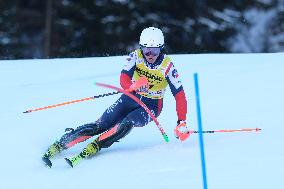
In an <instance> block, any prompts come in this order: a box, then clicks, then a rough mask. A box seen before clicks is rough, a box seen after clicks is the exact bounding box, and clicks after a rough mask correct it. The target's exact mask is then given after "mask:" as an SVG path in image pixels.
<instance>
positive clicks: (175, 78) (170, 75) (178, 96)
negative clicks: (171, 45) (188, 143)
mask: <svg viewBox="0 0 284 189" xmlns="http://www.w3.org/2000/svg"><path fill="white" fill-rule="evenodd" d="M166 79H167V81H168V83H169V86H170V89H171V92H172V94H173V95H174V97H175V100H176V112H177V117H178V121H177V126H176V128H175V129H174V134H175V136H176V138H177V139H179V140H181V141H185V140H186V139H187V138H188V137H189V135H190V132H189V129H188V128H187V125H186V113H187V101H186V96H185V93H184V90H183V87H182V84H181V81H180V77H179V74H178V72H177V70H176V69H175V68H174V65H173V64H172V63H171V64H170V66H169V67H168V69H167V71H166Z"/></svg>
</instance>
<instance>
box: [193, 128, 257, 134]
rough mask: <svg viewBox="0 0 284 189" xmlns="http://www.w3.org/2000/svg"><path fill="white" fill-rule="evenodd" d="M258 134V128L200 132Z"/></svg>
mask: <svg viewBox="0 0 284 189" xmlns="http://www.w3.org/2000/svg"><path fill="white" fill-rule="evenodd" d="M254 131H255V132H259V131H261V129H260V128H244V129H222V130H210V131H202V133H235V132H254ZM189 132H190V134H195V133H200V131H189Z"/></svg>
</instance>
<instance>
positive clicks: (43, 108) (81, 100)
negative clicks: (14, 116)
mask: <svg viewBox="0 0 284 189" xmlns="http://www.w3.org/2000/svg"><path fill="white" fill-rule="evenodd" d="M118 93H120V92H117V91H116V92H112V93H105V94H100V95H97V96H91V97H87V98H81V99H77V100H71V101H67V102H62V103H59V104H54V105H49V106H44V107H40V108H35V109H30V110H26V111H24V112H23V113H31V112H36V111H40V110H46V109H50V108H56V107H59V106H65V105H68V104H74V103H78V102H83V101H87V100H93V99H95V98H102V97H105V96H110V95H115V94H118Z"/></svg>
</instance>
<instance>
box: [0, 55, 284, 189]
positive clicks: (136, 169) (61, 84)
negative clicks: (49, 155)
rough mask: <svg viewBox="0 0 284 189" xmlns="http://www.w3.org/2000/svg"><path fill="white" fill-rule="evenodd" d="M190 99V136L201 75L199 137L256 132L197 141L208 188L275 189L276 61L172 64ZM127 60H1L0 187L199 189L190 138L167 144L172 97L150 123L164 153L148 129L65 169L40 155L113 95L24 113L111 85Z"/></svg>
mask: <svg viewBox="0 0 284 189" xmlns="http://www.w3.org/2000/svg"><path fill="white" fill-rule="evenodd" d="M171 57H172V60H173V62H174V64H175V66H176V67H177V69H178V71H179V73H180V75H181V78H182V81H183V84H184V88H185V92H186V95H187V97H188V99H189V100H188V105H189V112H188V123H189V126H190V127H191V128H192V129H195V130H197V121H196V110H195V92H194V82H193V73H195V72H197V73H198V74H199V87H200V94H201V111H202V118H203V129H204V130H211V129H239V128H256V127H259V128H261V129H262V131H261V132H259V133H223V134H222V133H219V134H206V135H204V140H205V141H204V144H205V155H206V165H207V178H208V188H218V189H227V188H231V189H239V188H258V189H267V188H281V187H283V183H282V181H281V179H282V178H283V175H284V163H283V161H284V151H283V145H284V139H283V137H282V135H283V133H282V131H283V123H284V116H283V113H284V111H283V105H284V101H283V97H284V84H283V82H284V64H283V60H284V53H276V54H204V55H172V56H171ZM124 62H125V56H121V57H105V58H80V59H51V60H37V59H35V60H16V61H0V81H1V82H0V88H1V93H0V104H1V110H0V120H1V132H0V149H1V155H0V162H1V168H0V173H1V176H0V188H1V189H18V188H21V189H38V188H40V189H45V188H46V189H47V188H53V187H55V188H59V187H63V188H68V189H75V188H104V189H107V188H124V189H132V188H137V189H140V188H141V189H145V188H163V189H166V188H169V189H172V188H181V187H182V188H194V189H198V188H202V174H201V162H200V152H199V143H198V135H192V136H191V137H190V138H189V139H188V140H187V141H186V142H184V143H181V142H179V141H177V140H176V139H175V138H174V136H173V128H174V127H175V125H176V119H177V117H176V113H175V101H174V98H173V97H172V95H171V93H170V90H169V89H168V90H167V94H166V97H165V102H164V110H163V112H162V114H161V116H160V117H159V118H158V120H159V121H160V122H161V124H162V126H163V127H164V129H165V130H166V132H167V133H168V135H169V137H170V143H168V144H165V143H164V142H163V139H162V137H161V135H160V133H159V130H158V129H157V128H156V126H155V125H154V124H153V123H151V124H149V125H148V126H146V127H144V128H135V129H134V130H132V132H131V133H130V134H129V135H128V136H127V137H126V138H124V139H123V140H121V142H120V143H116V144H114V145H113V146H112V147H111V148H109V149H104V150H102V151H101V153H100V154H99V155H98V156H96V157H94V158H91V159H88V160H86V161H83V162H82V163H80V164H79V165H78V166H77V167H75V168H73V169H72V168H70V167H68V165H67V164H66V163H65V161H64V159H63V158H64V157H69V156H72V155H74V154H76V153H78V152H80V150H81V149H83V148H84V146H85V145H87V144H88V142H90V141H87V142H85V143H82V144H79V145H77V146H75V147H74V148H72V149H70V150H68V151H65V152H64V153H63V154H62V155H60V156H59V157H57V158H56V159H55V160H54V167H53V168H52V169H47V168H46V167H45V166H44V165H43V164H42V162H41V156H42V154H43V153H44V152H45V150H46V148H47V147H48V146H49V145H50V144H51V143H52V142H53V141H54V140H55V139H56V138H59V137H60V136H61V135H62V134H63V132H64V129H65V128H66V127H77V126H79V125H82V124H84V123H89V122H92V121H95V120H96V119H97V118H98V117H99V116H100V115H101V114H102V113H103V111H104V110H105V109H106V108H107V107H108V106H109V105H111V104H112V103H113V102H114V101H115V100H116V99H117V98H118V95H114V96H110V97H105V98H101V99H96V100H94V101H88V102H82V103H77V104H73V105H69V106H64V107H58V108H55V109H49V110H44V111H39V112H34V113H30V114H23V113H22V112H23V111H25V110H27V109H31V108H37V107H42V106H46V105H51V104H56V103H60V102H64V101H69V100H73V99H78V98H83V97H90V96H94V95H98V94H101V93H105V92H111V91H110V90H107V89H104V88H99V87H96V86H94V85H93V82H94V81H97V82H103V83H108V84H113V85H116V86H119V81H118V79H119V74H120V70H121V68H122V66H123V64H124Z"/></svg>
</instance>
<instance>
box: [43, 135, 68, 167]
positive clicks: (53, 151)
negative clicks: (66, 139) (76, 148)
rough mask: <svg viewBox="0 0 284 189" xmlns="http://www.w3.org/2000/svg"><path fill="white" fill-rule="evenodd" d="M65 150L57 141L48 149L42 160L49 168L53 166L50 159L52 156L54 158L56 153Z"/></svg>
mask: <svg viewBox="0 0 284 189" xmlns="http://www.w3.org/2000/svg"><path fill="white" fill-rule="evenodd" d="M62 150H63V147H62V145H61V144H60V143H59V142H58V141H55V142H54V143H53V144H52V145H51V146H50V147H49V148H48V149H47V152H46V153H45V154H44V155H43V157H42V161H43V162H44V163H45V165H46V166H47V167H49V168H51V167H52V162H51V161H50V159H51V158H53V157H54V156H55V155H56V154H58V153H59V152H61V151H62Z"/></svg>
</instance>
